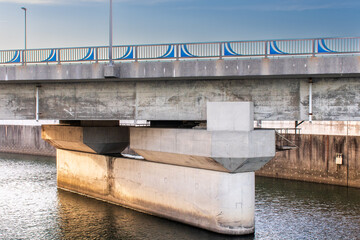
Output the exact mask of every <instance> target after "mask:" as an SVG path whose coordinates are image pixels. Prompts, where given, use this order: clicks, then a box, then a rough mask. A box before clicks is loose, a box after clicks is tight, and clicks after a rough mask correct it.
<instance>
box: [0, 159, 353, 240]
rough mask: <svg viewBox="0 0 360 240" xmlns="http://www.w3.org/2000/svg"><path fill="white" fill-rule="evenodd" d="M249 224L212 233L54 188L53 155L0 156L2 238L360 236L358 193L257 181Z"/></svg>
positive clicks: (299, 237) (341, 188) (326, 186)
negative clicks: (252, 225)
mask: <svg viewBox="0 0 360 240" xmlns="http://www.w3.org/2000/svg"><path fill="white" fill-rule="evenodd" d="M255 221H256V230H255V231H256V233H255V234H254V235H250V236H244V237H229V236H223V235H219V234H214V233H211V232H208V231H205V230H201V229H198V228H194V227H191V226H188V225H184V224H181V223H177V222H173V221H169V220H165V219H161V218H158V217H154V216H150V215H146V214H143V213H139V212H136V211H133V210H129V209H126V208H123V207H120V206H115V205H111V204H108V203H105V202H101V201H97V200H94V199H90V198H87V197H83V196H80V195H77V194H73V193H69V192H66V191H62V190H58V189H57V187H56V161H55V159H54V158H46V157H33V156H25V155H24V156H22V155H9V154H0V239H360V189H352V188H345V187H337V186H329V185H321V184H312V183H303V182H296V181H287V180H279V179H270V178H260V177H257V178H256V212H255Z"/></svg>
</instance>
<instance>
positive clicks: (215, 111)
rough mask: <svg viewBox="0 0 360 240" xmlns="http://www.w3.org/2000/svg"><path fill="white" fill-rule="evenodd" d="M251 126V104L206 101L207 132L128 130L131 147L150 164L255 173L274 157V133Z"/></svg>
mask: <svg viewBox="0 0 360 240" xmlns="http://www.w3.org/2000/svg"><path fill="white" fill-rule="evenodd" d="M253 123H254V105H253V103H252V102H208V103H207V129H164V128H158V129H154V128H131V129H130V147H131V148H132V149H133V150H134V151H135V152H137V153H138V154H139V155H141V156H143V157H144V158H145V159H146V160H149V161H154V162H161V163H167V164H174V165H180V166H187V167H195V168H202V169H208V170H215V171H223V172H229V173H240V172H254V171H256V170H258V169H260V168H261V167H262V166H264V165H265V164H266V163H267V162H268V161H270V160H271V159H272V158H273V157H274V156H275V131H273V130H254V127H253Z"/></svg>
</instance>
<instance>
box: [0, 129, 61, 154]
mask: <svg viewBox="0 0 360 240" xmlns="http://www.w3.org/2000/svg"><path fill="white" fill-rule="evenodd" d="M0 152H7V153H21V154H31V155H43V156H55V148H54V147H53V146H51V145H50V144H48V143H47V142H45V141H44V140H42V139H41V127H40V126H19V125H17V126H14V125H0Z"/></svg>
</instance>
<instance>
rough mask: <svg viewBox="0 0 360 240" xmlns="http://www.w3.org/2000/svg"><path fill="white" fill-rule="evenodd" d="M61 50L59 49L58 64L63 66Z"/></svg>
mask: <svg viewBox="0 0 360 240" xmlns="http://www.w3.org/2000/svg"><path fill="white" fill-rule="evenodd" d="M60 50H61V49H60V48H59V49H58V50H57V51H58V64H61V51H60Z"/></svg>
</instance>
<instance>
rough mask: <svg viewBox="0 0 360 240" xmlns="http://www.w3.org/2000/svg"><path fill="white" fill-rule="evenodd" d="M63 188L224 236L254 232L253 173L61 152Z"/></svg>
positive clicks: (59, 164)
mask: <svg viewBox="0 0 360 240" xmlns="http://www.w3.org/2000/svg"><path fill="white" fill-rule="evenodd" d="M57 179H58V187H59V188H62V189H65V190H70V191H73V192H76V193H81V194H84V195H87V196H90V197H95V198H98V199H102V200H105V201H109V202H112V203H115V204H120V205H122V206H126V207H130V208H133V209H135V210H140V211H143V212H146V213H150V214H153V215H157V216H161V217H165V218H168V219H172V220H175V221H180V222H183V223H187V224H191V225H194V226H197V227H201V228H205V229H208V230H211V231H215V232H219V233H225V234H250V233H253V232H254V209H255V205H254V204H255V191H254V189H255V186H254V179H255V178H254V173H253V172H248V173H239V174H229V173H225V172H218V171H211V170H204V169H197V168H190V167H183V166H175V165H170V164H161V163H156V162H150V161H143V160H135V159H126V158H116V157H109V156H104V155H96V154H91V153H82V152H75V151H68V150H60V149H58V150H57Z"/></svg>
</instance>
